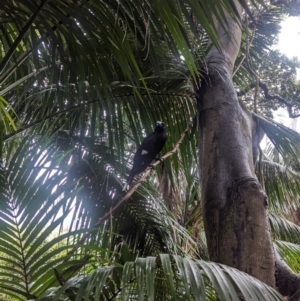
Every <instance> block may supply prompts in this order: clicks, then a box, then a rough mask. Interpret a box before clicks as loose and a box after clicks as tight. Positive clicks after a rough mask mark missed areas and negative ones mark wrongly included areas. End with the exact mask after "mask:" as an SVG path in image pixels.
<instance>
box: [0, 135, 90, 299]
mask: <svg viewBox="0 0 300 301" xmlns="http://www.w3.org/2000/svg"><path fill="white" fill-rule="evenodd" d="M59 161H60V158H59V157H57V156H55V154H54V149H53V148H52V149H51V148H48V149H47V151H44V152H42V151H41V148H39V147H36V142H31V141H28V140H27V139H24V140H23V141H21V143H20V146H19V148H18V149H16V150H15V152H14V154H13V155H12V161H10V163H9V164H7V166H6V169H5V170H4V169H3V170H1V180H0V182H1V187H2V188H3V189H2V195H1V213H0V216H1V223H0V232H1V235H0V236H1V239H0V246H1V247H0V253H1V262H2V265H1V272H0V279H1V285H0V290H1V292H2V293H4V294H8V295H12V296H14V297H15V298H16V300H25V299H27V298H32V297H34V296H38V295H39V294H40V293H42V292H43V291H45V290H46V289H47V288H48V287H51V286H53V285H54V284H55V283H58V281H57V279H56V277H55V275H54V274H53V271H52V268H53V267H56V268H57V269H58V270H59V271H62V272H63V274H64V275H65V271H66V270H68V268H70V266H73V267H74V266H76V264H77V263H78V260H79V261H80V260H81V261H82V264H83V265H84V264H86V263H87V262H88V261H89V260H88V258H87V259H83V255H80V254H75V255H74V256H70V258H69V261H68V262H64V255H65V254H66V252H67V250H70V249H72V248H73V246H74V244H76V243H77V241H78V237H79V236H80V234H82V233H83V232H86V230H75V231H73V232H70V233H65V234H59V233H60V232H61V230H63V229H62V228H61V227H62V225H63V222H64V220H66V218H67V216H68V215H69V214H70V212H71V207H72V202H71V200H72V197H73V198H74V197H75V196H76V192H77V190H76V189H74V187H72V186H74V184H72V183H66V182H65V181H64V179H65V177H66V174H65V172H63V171H61V172H60V173H58V172H57V168H54V167H57V165H58V163H59ZM68 190H70V193H69V194H65V193H64V191H68ZM58 200H59V201H58ZM54 233H57V234H56V235H55V236H54V237H53V234H54ZM75 272H76V271H74V272H73V273H69V274H68V277H71V276H72V275H74V273H75Z"/></svg>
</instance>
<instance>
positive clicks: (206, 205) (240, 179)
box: [196, 4, 275, 287]
mask: <svg viewBox="0 0 300 301" xmlns="http://www.w3.org/2000/svg"><path fill="white" fill-rule="evenodd" d="M237 7H238V9H239V11H240V12H241V8H240V7H239V5H238V4H237ZM223 25H225V26H226V32H224V28H223V27H221V26H220V24H218V23H217V22H216V26H217V28H218V33H219V36H220V40H221V49H222V52H219V51H218V50H217V49H216V48H215V47H214V48H212V49H211V51H210V53H209V54H208V56H207V62H208V76H207V77H205V78H204V79H203V78H202V80H201V82H200V83H199V85H198V88H197V91H196V94H197V98H198V101H199V106H198V107H199V157H200V160H199V162H200V166H201V168H200V175H201V192H202V208H203V216H204V223H205V231H206V237H207V243H208V249H209V254H210V259H211V260H213V261H216V262H220V263H223V264H226V265H230V266H233V267H236V268H238V269H240V270H243V271H245V272H247V273H249V274H251V275H253V276H254V277H256V278H258V279H260V280H262V281H263V282H265V283H267V284H269V285H270V286H272V287H275V259H274V250H273V246H272V241H271V236H270V229H269V223H268V217H267V204H268V203H267V197H266V195H265V193H264V191H263V190H262V188H261V186H260V184H259V183H258V181H257V180H256V177H255V174H254V164H253V151H252V148H253V146H252V144H253V143H252V141H253V140H254V139H253V137H252V136H253V132H254V130H253V129H254V125H255V124H254V122H253V120H252V118H251V116H250V115H249V114H247V112H245V110H243V109H242V108H241V106H240V105H239V102H238V99H237V95H236V92H235V90H234V87H233V83H232V70H233V65H234V62H235V59H236V56H237V53H238V50H239V48H240V39H241V29H240V27H239V25H238V24H237V23H236V22H234V21H233V20H232V18H231V17H230V16H228V23H227V24H223Z"/></svg>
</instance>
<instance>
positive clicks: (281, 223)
mask: <svg viewBox="0 0 300 301" xmlns="http://www.w3.org/2000/svg"><path fill="white" fill-rule="evenodd" d="M269 221H270V225H271V229H272V233H273V235H274V236H275V238H276V239H278V240H284V241H287V242H291V243H299V242H300V226H298V225H297V224H294V223H293V222H291V221H289V220H287V219H286V218H284V217H282V216H277V215H275V214H270V215H269Z"/></svg>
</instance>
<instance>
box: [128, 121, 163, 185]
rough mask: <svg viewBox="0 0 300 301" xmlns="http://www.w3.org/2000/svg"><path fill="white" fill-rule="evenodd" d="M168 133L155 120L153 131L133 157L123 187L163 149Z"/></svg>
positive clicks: (160, 123) (161, 124) (160, 122)
mask: <svg viewBox="0 0 300 301" xmlns="http://www.w3.org/2000/svg"><path fill="white" fill-rule="evenodd" d="M167 138H168V134H167V132H166V126H165V124H164V123H163V122H162V121H157V122H156V128H155V130H154V132H152V133H151V134H149V135H148V136H147V137H146V138H145V139H144V140H143V142H142V144H141V145H140V147H139V148H138V150H137V151H136V153H135V155H134V158H133V167H132V169H131V171H130V173H129V177H128V179H127V182H126V184H125V186H124V188H123V190H126V189H127V188H128V187H129V185H130V184H131V182H132V180H133V178H134V177H135V176H136V175H138V174H139V173H141V172H143V171H144V170H145V169H146V168H147V167H148V166H149V165H150V164H151V162H152V161H153V160H154V159H155V157H156V156H157V155H158V154H159V152H160V151H161V150H162V149H163V147H164V145H165V143H166V140H167Z"/></svg>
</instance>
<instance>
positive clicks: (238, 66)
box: [232, 18, 256, 77]
mask: <svg viewBox="0 0 300 301" xmlns="http://www.w3.org/2000/svg"><path fill="white" fill-rule="evenodd" d="M255 31H256V24H255V26H254V29H253V31H252V35H251V37H250V41H249V36H248V18H247V37H246V39H247V40H246V44H247V43H249V44H250V45H251V44H252V42H253V40H254V36H255ZM247 55H249V47H247V46H246V52H245V53H244V55H243V58H242V59H241V61H240V63H239V64H238V65H237V67H236V68H235V70H234V72H233V75H232V77H234V75H235V74H236V73H237V71H238V70H239V69H240V67H241V66H242V64H243V62H244V60H245V59H246V56H247Z"/></svg>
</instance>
